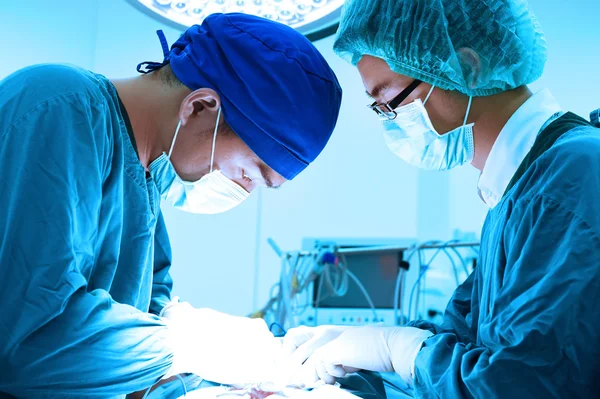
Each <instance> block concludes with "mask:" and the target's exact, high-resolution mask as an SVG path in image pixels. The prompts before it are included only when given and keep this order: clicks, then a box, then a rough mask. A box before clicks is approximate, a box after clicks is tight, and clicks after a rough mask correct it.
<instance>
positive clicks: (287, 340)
mask: <svg viewBox="0 0 600 399" xmlns="http://www.w3.org/2000/svg"><path fill="white" fill-rule="evenodd" d="M349 328H353V327H349V326H319V327H306V326H301V327H296V328H291V329H290V330H288V332H287V333H286V334H285V337H283V353H284V355H289V361H290V362H291V363H292V364H293V365H294V366H298V367H300V366H301V365H302V364H303V363H304V362H305V361H306V359H308V358H309V357H310V356H311V355H312V354H313V353H314V351H315V350H317V349H319V348H320V347H322V346H323V345H326V344H328V343H329V342H331V341H333V340H334V339H336V338H337V337H339V336H340V335H341V334H342V333H343V332H344V331H346V330H347V329H349Z"/></svg>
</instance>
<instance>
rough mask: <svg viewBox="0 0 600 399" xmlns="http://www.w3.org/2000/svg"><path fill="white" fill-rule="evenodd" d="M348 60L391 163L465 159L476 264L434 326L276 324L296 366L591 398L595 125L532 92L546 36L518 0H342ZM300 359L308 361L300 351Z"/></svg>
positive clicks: (429, 385)
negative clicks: (474, 196)
mask: <svg viewBox="0 0 600 399" xmlns="http://www.w3.org/2000/svg"><path fill="white" fill-rule="evenodd" d="M344 7H345V9H344V12H343V17H342V21H341V23H340V29H339V31H338V34H337V38H336V41H335V44H334V50H335V51H336V52H337V54H338V55H340V56H341V57H342V58H344V59H346V60H347V61H349V62H351V63H352V64H354V65H356V66H357V68H358V71H359V72H360V75H361V77H362V80H363V83H364V86H365V89H366V90H367V92H368V94H369V95H370V96H371V97H372V104H371V105H370V108H371V109H372V110H373V111H374V114H373V116H374V117H375V116H377V117H378V118H379V119H380V120H381V124H382V126H381V131H382V137H381V139H383V140H385V143H386V144H387V146H388V147H389V149H390V150H391V151H392V152H393V153H394V154H395V155H397V156H398V157H399V158H401V159H402V160H403V161H405V162H407V163H409V164H411V165H413V166H415V167H418V168H420V169H424V170H430V171H443V170H449V169H452V168H455V167H457V166H460V165H464V164H469V163H470V164H472V165H473V166H474V167H475V168H477V169H479V170H480V171H481V176H480V179H479V184H478V189H479V194H480V196H481V198H482V200H483V201H484V202H485V203H486V204H487V205H488V206H489V213H488V215H487V218H486V221H485V224H484V226H483V231H482V234H481V251H480V256H479V259H478V263H477V268H476V269H475V271H474V272H473V273H472V274H471V275H470V276H469V278H468V279H467V280H466V282H465V283H464V284H462V285H461V286H460V287H458V289H457V290H456V291H455V293H454V295H453V297H452V299H451V301H450V303H449V305H448V307H447V309H446V312H445V314H444V318H443V322H442V323H441V324H434V323H431V322H428V321H423V320H417V321H413V322H411V323H410V324H408V325H406V326H402V327H383V326H367V327H360V328H344V327H339V326H320V327H317V328H312V329H310V328H307V327H304V328H298V329H296V330H291V331H288V334H287V335H286V346H287V347H288V350H289V351H290V352H291V353H293V355H292V357H293V358H294V359H295V360H296V362H297V363H298V365H299V369H300V371H299V372H298V373H297V377H296V378H297V379H298V380H299V381H300V382H302V381H303V382H304V383H305V384H312V383H314V382H315V381H316V380H319V379H321V380H323V381H325V382H329V383H331V382H333V381H334V380H335V379H336V378H339V377H342V376H344V375H345V374H346V373H347V372H348V371H352V370H357V369H364V370H371V371H378V372H395V373H396V374H397V376H399V377H400V378H401V379H402V380H403V383H404V384H405V386H407V387H409V388H411V394H412V395H414V396H415V397H419V398H600V379H599V378H598V377H599V376H600V307H599V306H598V300H599V299H600V267H599V259H600V211H599V209H598V204H600V173H599V172H600V129H598V127H600V123H599V120H598V119H599V118H598V113H597V112H596V113H594V114H593V115H592V121H591V123H590V121H588V120H586V119H584V118H582V117H580V116H578V115H575V114H573V113H571V112H565V111H564V110H563V109H562V107H561V106H560V105H559V103H558V101H557V100H556V99H555V98H554V97H553V96H552V94H551V93H550V91H548V90H547V89H546V90H540V91H538V92H536V93H534V92H532V91H531V90H530V89H529V88H528V85H529V84H530V83H532V82H533V81H535V80H536V79H537V78H538V77H540V76H541V74H542V72H543V69H544V64H545V62H546V53H547V51H546V41H545V39H544V35H543V33H542V30H541V27H540V24H539V23H538V21H537V19H536V17H535V16H534V15H533V13H532V11H531V9H530V7H529V5H528V3H527V1H526V0H348V1H347V2H346V3H345V5H344ZM307 358H308V360H307Z"/></svg>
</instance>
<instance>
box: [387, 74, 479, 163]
mask: <svg viewBox="0 0 600 399" xmlns="http://www.w3.org/2000/svg"><path fill="white" fill-rule="evenodd" d="M434 87H435V86H433V87H431V90H430V91H429V94H428V95H427V98H425V101H424V102H421V100H420V99H417V100H415V101H414V102H412V103H410V104H407V105H404V106H402V107H399V108H397V109H395V110H394V111H395V112H396V114H397V116H396V118H395V119H393V120H386V121H383V127H384V128H385V133H384V139H385V142H386V144H387V146H388V148H389V149H390V150H391V151H392V152H393V153H394V154H396V155H397V156H398V157H400V158H402V159H403V160H404V161H406V162H408V163H410V164H411V165H414V166H417V167H419V168H421V169H425V170H448V169H452V168H454V167H456V166H460V165H463V164H465V163H468V162H471V161H472V160H473V156H474V154H475V146H474V143H473V125H474V124H473V123H471V124H468V125H467V118H468V117H469V111H470V110H471V102H472V101H473V98H472V97H469V105H468V107H467V112H466V115H465V120H464V122H463V125H462V126H460V127H459V128H457V129H454V130H452V131H450V132H448V133H446V134H443V135H441V134H439V133H438V132H437V131H436V130H435V128H434V127H433V124H432V123H431V119H430V118H429V115H428V114H427V110H426V109H425V103H427V100H428V99H429V96H430V95H431V93H432V92H433V89H434Z"/></svg>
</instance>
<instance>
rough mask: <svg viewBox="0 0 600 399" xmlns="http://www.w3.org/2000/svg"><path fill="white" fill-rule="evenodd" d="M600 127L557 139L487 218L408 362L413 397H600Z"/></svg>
mask: <svg viewBox="0 0 600 399" xmlns="http://www.w3.org/2000/svg"><path fill="white" fill-rule="evenodd" d="M599 205H600V130H599V129H596V128H594V127H592V126H591V125H588V126H581V127H577V128H573V129H571V130H569V131H568V132H567V133H565V134H563V135H562V136H561V137H560V138H559V139H558V140H557V141H556V142H555V143H554V144H553V145H552V146H551V147H550V148H549V149H548V150H547V151H545V152H544V153H543V154H542V155H541V156H540V157H539V158H537V160H535V161H534V162H533V163H532V164H531V165H530V166H529V168H528V169H527V170H526V172H525V173H524V174H523V175H522V176H521V178H520V179H519V180H518V181H517V182H516V184H515V185H514V186H513V187H512V188H510V190H509V191H508V192H507V193H506V194H505V195H504V197H503V199H502V200H501V202H500V203H499V204H498V205H497V206H496V207H495V208H494V209H492V210H491V211H490V212H489V214H488V216H487V219H486V221H485V224H484V227H483V232H482V238H481V252H480V258H479V263H478V265H477V268H476V269H475V271H474V272H473V273H472V274H471V276H470V277H469V278H468V279H467V281H466V282H465V283H464V284H463V285H461V286H460V287H459V288H458V289H457V290H456V292H455V293H454V296H453V298H452V300H451V301H450V304H449V305H448V308H447V309H446V313H445V315H444V322H443V324H442V325H434V324H432V323H428V322H423V321H421V322H416V323H414V324H413V325H415V326H417V327H420V328H424V329H429V330H431V331H432V332H434V333H435V335H434V336H432V337H431V338H429V339H427V340H426V341H425V343H424V346H423V348H422V349H421V351H420V352H419V354H418V356H417V358H416V361H415V387H414V393H415V396H416V397H419V398H439V397H442V398H444V397H447V398H598V397H600V379H599V378H598V376H599V375H600V306H598V303H600V212H599V211H598V206H599Z"/></svg>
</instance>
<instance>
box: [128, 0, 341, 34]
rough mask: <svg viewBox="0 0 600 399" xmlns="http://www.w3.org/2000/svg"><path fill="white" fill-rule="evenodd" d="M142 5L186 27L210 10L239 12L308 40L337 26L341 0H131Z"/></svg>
mask: <svg viewBox="0 0 600 399" xmlns="http://www.w3.org/2000/svg"><path fill="white" fill-rule="evenodd" d="M130 2H132V3H134V4H136V5H140V6H142V9H144V10H147V11H150V12H151V13H152V14H154V15H157V16H160V17H162V18H165V19H167V20H168V21H171V22H173V23H175V24H176V25H178V26H179V27H181V28H184V29H186V28H188V27H189V26H191V25H194V24H200V23H202V21H203V19H204V18H206V17H207V16H208V15H210V14H213V13H228V12H241V13H245V14H252V15H257V16H259V17H263V18H268V19H271V20H273V21H277V22H280V23H283V24H286V25H289V26H291V27H292V28H294V29H296V30H298V31H299V32H301V33H302V34H304V35H306V36H307V37H308V38H309V39H311V40H318V39H321V38H323V37H325V36H328V35H331V34H333V33H334V32H335V30H336V29H337V25H338V22H339V18H340V14H341V8H342V5H343V3H344V0H130Z"/></svg>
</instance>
